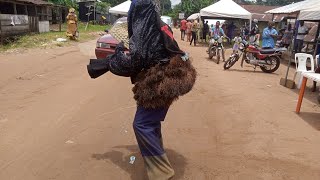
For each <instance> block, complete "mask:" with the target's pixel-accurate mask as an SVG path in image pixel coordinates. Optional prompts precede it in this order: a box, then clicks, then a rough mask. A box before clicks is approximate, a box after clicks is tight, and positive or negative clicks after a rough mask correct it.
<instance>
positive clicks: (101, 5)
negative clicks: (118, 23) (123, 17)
mask: <svg viewBox="0 0 320 180" xmlns="http://www.w3.org/2000/svg"><path fill="white" fill-rule="evenodd" d="M96 9H97V11H98V12H100V13H101V14H104V15H105V14H108V12H109V9H110V4H109V3H107V2H103V1H101V2H97V4H96Z"/></svg>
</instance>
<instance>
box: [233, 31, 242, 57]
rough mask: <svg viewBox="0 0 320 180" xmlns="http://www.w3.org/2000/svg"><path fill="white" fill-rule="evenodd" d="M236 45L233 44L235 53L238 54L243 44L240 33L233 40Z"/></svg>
mask: <svg viewBox="0 0 320 180" xmlns="http://www.w3.org/2000/svg"><path fill="white" fill-rule="evenodd" d="M233 41H234V44H233V48H232V49H233V53H237V52H238V49H239V46H240V43H241V42H242V38H241V37H240V33H237V35H236V37H234V39H233Z"/></svg>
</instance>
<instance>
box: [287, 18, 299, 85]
mask: <svg viewBox="0 0 320 180" xmlns="http://www.w3.org/2000/svg"><path fill="white" fill-rule="evenodd" d="M299 14H300V12H299V13H297V16H296V22H297V20H298V16H299ZM294 27H295V26H294ZM295 41H296V39H294V41H293V48H294V45H295ZM292 57H294V53H293V50H292V51H291V56H290V57H289V63H288V68H287V72H286V79H285V83H284V86H285V87H286V85H287V80H288V75H289V70H290V65H291V59H292Z"/></svg>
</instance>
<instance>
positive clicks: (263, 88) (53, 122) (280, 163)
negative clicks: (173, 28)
mask: <svg viewBox="0 0 320 180" xmlns="http://www.w3.org/2000/svg"><path fill="white" fill-rule="evenodd" d="M176 36H177V37H179V36H178V35H176ZM179 43H180V46H181V47H182V48H183V49H184V50H186V51H188V52H190V54H191V56H192V57H193V63H194V65H195V67H196V68H197V70H198V73H199V76H198V79H197V83H196V86H195V88H194V90H193V91H192V92H191V93H190V94H188V95H187V96H185V97H182V98H181V99H180V100H179V101H178V102H176V103H175V104H174V105H173V106H172V108H171V109H170V112H169V114H168V117H167V119H166V121H165V122H164V124H163V135H164V142H165V147H166V148H167V152H168V155H169V158H170V160H171V162H172V164H173V166H174V168H175V170H176V177H175V179H185V180H280V179H281V180H282V179H283V180H287V179H288V180H300V179H301V180H319V179H320V131H319V130H320V107H319V106H318V105H316V104H315V101H314V100H315V94H313V95H310V94H312V93H311V92H310V91H308V92H307V94H309V95H307V96H306V98H305V100H304V102H303V106H302V113H301V115H300V116H299V115H297V114H295V113H294V110H295V105H296V102H297V101H296V100H297V90H294V91H292V90H289V89H286V88H284V87H282V86H280V85H279V80H280V77H282V76H283V75H284V71H285V67H284V66H283V65H282V66H281V69H280V70H279V71H277V73H275V74H265V73H261V72H260V70H257V71H256V72H253V68H251V67H245V68H244V69H242V68H240V67H239V65H236V66H235V67H233V68H232V69H231V70H229V71H224V70H223V68H222V64H220V65H217V64H215V63H214V62H213V61H210V60H208V59H207V54H206V53H205V48H204V47H190V46H189V45H188V44H187V43H186V42H180V41H179ZM94 46H95V42H94V41H91V42H88V43H83V44H80V45H78V46H72V47H67V48H56V49H47V50H46V49H42V50H32V51H30V52H28V53H24V54H17V55H13V54H11V55H0V75H1V76H0V179H1V180H47V179H48V180H49V179H58V180H128V179H133V180H143V179H145V172H144V169H143V163H142V158H141V157H140V155H139V153H138V148H137V146H136V141H135V137H134V133H133V131H132V125H131V124H132V119H133V116H134V112H135V102H134V100H133V98H132V93H131V87H132V85H131V84H130V80H129V79H126V78H121V77H116V76H113V75H112V74H107V75H105V76H103V77H101V78H99V79H97V80H91V79H90V78H89V76H88V75H87V72H86V64H87V63H88V60H89V58H90V57H94V53H93V48H94ZM130 156H136V157H137V160H136V161H135V163H134V164H133V165H131V164H129V157H130Z"/></svg>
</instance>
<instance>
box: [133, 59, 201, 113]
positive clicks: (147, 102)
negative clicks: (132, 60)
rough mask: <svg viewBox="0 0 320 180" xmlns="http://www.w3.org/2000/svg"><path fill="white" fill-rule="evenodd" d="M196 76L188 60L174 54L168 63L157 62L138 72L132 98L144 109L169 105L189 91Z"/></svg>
mask: <svg viewBox="0 0 320 180" xmlns="http://www.w3.org/2000/svg"><path fill="white" fill-rule="evenodd" d="M196 77H197V72H196V70H195V68H194V67H193V66H192V64H191V62H190V60H188V61H183V60H182V59H181V58H180V56H175V57H173V58H171V60H170V63H168V64H165V65H160V64H158V65H156V66H154V67H151V68H150V69H148V70H145V71H142V72H140V73H139V74H138V76H137V79H136V80H137V81H136V83H135V86H134V87H133V89H132V91H133V93H134V99H135V100H136V101H137V104H138V105H139V106H143V107H144V108H146V109H158V108H164V107H169V106H170V105H171V104H172V103H173V102H174V101H175V100H177V99H178V98H179V96H183V95H185V94H187V93H188V92H190V91H191V89H192V88H193V86H194V83H195V81H196Z"/></svg>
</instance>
